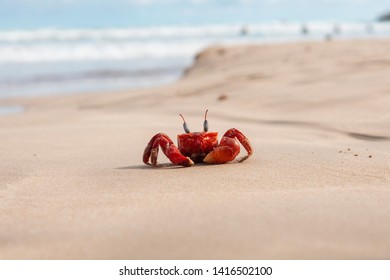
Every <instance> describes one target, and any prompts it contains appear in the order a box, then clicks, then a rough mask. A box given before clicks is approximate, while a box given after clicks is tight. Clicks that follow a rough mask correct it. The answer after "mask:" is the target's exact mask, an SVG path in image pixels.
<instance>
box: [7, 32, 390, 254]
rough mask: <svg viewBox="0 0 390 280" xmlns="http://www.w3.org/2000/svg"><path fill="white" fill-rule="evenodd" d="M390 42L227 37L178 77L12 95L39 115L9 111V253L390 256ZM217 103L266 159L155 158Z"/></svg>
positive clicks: (218, 117)
mask: <svg viewBox="0 0 390 280" xmlns="http://www.w3.org/2000/svg"><path fill="white" fill-rule="evenodd" d="M389 50H390V39H386V40H350V41H340V40H334V41H330V42H302V43H287V44H274V45H260V46H259V45H240V46H229V47H222V46H214V47H211V48H208V49H206V50H204V51H203V52H201V53H200V54H198V55H197V59H196V60H195V62H194V65H193V66H192V67H191V68H190V69H189V70H188V71H187V72H186V75H184V77H183V78H182V79H181V80H179V81H178V82H176V83H174V84H170V85H164V86H160V87H157V88H148V89H137V90H131V91H128V90H124V91H119V92H112V93H110V92H109V93H96V94H75V95H64V96H51V97H36V98H26V97H22V98H13V99H8V100H2V99H1V100H0V106H12V105H15V104H18V105H19V106H23V107H25V108H26V111H25V112H23V113H20V114H13V115H3V116H1V117H0V139H1V140H0V144H1V145H0V154H1V155H2V161H0V196H1V197H2V203H1V205H0V212H1V213H2V214H0V217H1V219H0V227H1V228H7V231H5V232H2V233H0V259H389V258H390V254H389V252H390V241H389V239H388V236H390V226H389V225H388V224H386V223H385V222H384V221H386V220H389V219H390V206H389V203H388V201H389V200H390V189H389V183H390V175H389V174H390V172H389V171H390V148H389V141H390V132H389V131H388V127H389V126H388V125H389V122H390V113H389V110H388V106H387V104H389V102H390V83H389V81H388V77H389V76H390V60H389V59H387V57H389ZM205 109H209V112H208V121H209V126H210V131H216V132H218V133H219V135H220V136H219V137H221V136H222V135H223V133H224V132H225V131H226V130H227V129H229V128H232V127H235V128H237V129H239V130H240V131H242V132H243V133H244V134H245V135H246V136H247V137H248V138H249V139H250V141H251V143H252V146H253V148H254V154H253V156H252V157H250V158H249V159H248V160H246V161H245V162H243V163H235V162H232V163H229V164H223V165H203V164H200V165H195V166H193V167H189V168H151V167H150V166H146V165H144V164H143V163H142V153H143V150H144V148H145V146H146V144H147V143H148V141H149V140H150V138H151V137H152V136H153V135H154V134H156V133H158V132H164V133H166V134H167V135H168V136H169V137H171V139H172V140H173V142H176V135H177V134H180V133H183V132H182V120H181V118H180V117H179V115H178V114H179V113H181V114H183V115H184V116H185V118H186V121H187V122H188V125H189V127H190V129H192V130H193V131H197V130H200V129H201V127H202V123H203V116H204V110H205ZM242 150H244V149H242ZM243 154H244V151H242V152H241V154H240V155H243ZM159 162H161V163H167V162H168V159H167V158H166V157H164V156H163V155H162V154H161V153H160V155H159Z"/></svg>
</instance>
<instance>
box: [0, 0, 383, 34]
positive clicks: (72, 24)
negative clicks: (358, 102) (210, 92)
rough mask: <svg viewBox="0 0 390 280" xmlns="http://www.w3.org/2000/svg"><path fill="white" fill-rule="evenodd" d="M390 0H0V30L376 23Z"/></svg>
mask: <svg viewBox="0 0 390 280" xmlns="http://www.w3.org/2000/svg"><path fill="white" fill-rule="evenodd" d="M389 10H390V1H389V0H0V29H22V28H23V29H25V28H47V27H61V28H95V27H96V28H97V27H128V26H153V25H186V24H219V23H240V24H245V23H254V22H264V21H271V20H294V21H309V20H365V21H367V20H375V19H376V18H377V17H378V16H379V15H381V14H382V13H384V12H386V11H389Z"/></svg>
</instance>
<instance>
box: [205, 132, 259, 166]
mask: <svg viewBox="0 0 390 280" xmlns="http://www.w3.org/2000/svg"><path fill="white" fill-rule="evenodd" d="M240 143H241V145H242V146H243V147H244V148H245V150H246V151H247V152H248V154H247V155H246V156H244V157H243V158H241V159H239V160H238V161H239V162H243V161H244V160H246V159H247V158H249V157H250V156H251V155H252V153H253V150H252V146H251V144H250V142H249V140H248V138H246V137H245V135H244V134H242V132H241V131H239V130H238V129H235V128H231V129H229V130H228V131H226V133H225V134H224V135H223V137H222V139H221V142H220V143H219V145H218V146H217V147H216V148H215V149H214V150H213V151H212V152H210V153H209V154H208V155H207V156H206V157H205V158H204V160H203V161H204V162H206V163H225V162H228V161H232V160H233V159H235V158H236V156H237V155H238V154H239V153H240Z"/></svg>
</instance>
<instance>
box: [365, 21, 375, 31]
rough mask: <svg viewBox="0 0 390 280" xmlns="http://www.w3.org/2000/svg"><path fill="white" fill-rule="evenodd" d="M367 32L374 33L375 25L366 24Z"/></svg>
mask: <svg viewBox="0 0 390 280" xmlns="http://www.w3.org/2000/svg"><path fill="white" fill-rule="evenodd" d="M366 32H367V33H374V26H372V24H371V23H367V24H366Z"/></svg>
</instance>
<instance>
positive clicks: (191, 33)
mask: <svg viewBox="0 0 390 280" xmlns="http://www.w3.org/2000/svg"><path fill="white" fill-rule="evenodd" d="M304 30H305V31H304ZM303 32H305V33H308V34H309V36H317V35H320V36H323V35H325V34H329V33H341V34H343V35H345V36H348V35H350V36H353V35H364V34H367V32H375V33H376V34H385V35H390V25H389V24H384V23H364V22H309V23H300V22H280V21H278V22H269V23H262V24H250V25H247V26H242V25H209V26H182V27H149V28H146V27H144V28H113V29H40V30H13V31H0V63H19V62H27V63H34V62H55V61H92V60H99V61H101V60H125V59H148V58H150V59H155V58H181V57H187V58H188V57H192V56H193V55H194V54H195V53H196V52H198V51H199V50H201V49H202V48H204V47H205V46H207V45H209V44H212V43H232V42H234V43H237V42H258V41H261V40H263V41H269V40H279V39H287V40H288V39H289V38H290V39H291V38H297V37H298V36H301V35H302V34H303ZM244 33H245V34H244ZM243 34H244V35H245V36H242V35H243ZM305 36H308V35H307V34H306V35H305Z"/></svg>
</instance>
